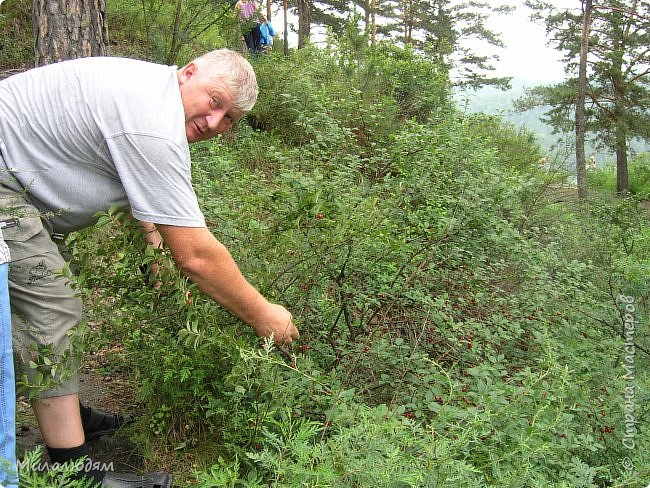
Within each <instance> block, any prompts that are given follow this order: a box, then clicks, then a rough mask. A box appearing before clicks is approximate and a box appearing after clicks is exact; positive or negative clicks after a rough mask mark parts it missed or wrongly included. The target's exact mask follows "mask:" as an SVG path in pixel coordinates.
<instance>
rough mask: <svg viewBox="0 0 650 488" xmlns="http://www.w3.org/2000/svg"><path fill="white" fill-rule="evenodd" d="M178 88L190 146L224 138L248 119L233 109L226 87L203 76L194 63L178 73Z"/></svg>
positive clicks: (231, 99)
mask: <svg viewBox="0 0 650 488" xmlns="http://www.w3.org/2000/svg"><path fill="white" fill-rule="evenodd" d="M178 85H179V87H180V90H181V99H182V100H183V110H184V111H185V134H186V135H187V142H197V141H204V140H206V139H210V138H212V137H214V136H216V135H217V134H221V133H222V132H224V131H226V130H228V129H229V128H230V127H231V126H232V125H233V124H235V123H236V122H237V121H239V119H241V118H242V117H243V115H244V114H243V113H242V112H241V111H239V110H237V109H236V108H235V107H234V106H233V97H232V94H231V93H230V90H228V88H227V87H226V85H225V84H224V83H222V82H220V81H219V80H216V81H215V80H210V79H209V78H208V77H206V76H202V75H201V74H200V73H199V70H198V68H197V66H196V65H195V64H194V63H190V64H188V65H187V66H185V67H184V68H182V69H180V70H179V71H178Z"/></svg>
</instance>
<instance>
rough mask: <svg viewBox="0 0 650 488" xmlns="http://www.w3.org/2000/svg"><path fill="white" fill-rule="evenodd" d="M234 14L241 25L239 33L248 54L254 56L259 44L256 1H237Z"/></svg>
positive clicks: (258, 21) (258, 20)
mask: <svg viewBox="0 0 650 488" xmlns="http://www.w3.org/2000/svg"><path fill="white" fill-rule="evenodd" d="M235 14H236V15H237V17H238V19H239V22H240V23H241V33H242V36H243V37H244V40H245V41H246V47H247V48H248V52H249V53H250V54H255V52H256V51H257V47H258V46H259V44H260V19H259V11H258V8H257V3H256V0H238V1H237V3H236V4H235Z"/></svg>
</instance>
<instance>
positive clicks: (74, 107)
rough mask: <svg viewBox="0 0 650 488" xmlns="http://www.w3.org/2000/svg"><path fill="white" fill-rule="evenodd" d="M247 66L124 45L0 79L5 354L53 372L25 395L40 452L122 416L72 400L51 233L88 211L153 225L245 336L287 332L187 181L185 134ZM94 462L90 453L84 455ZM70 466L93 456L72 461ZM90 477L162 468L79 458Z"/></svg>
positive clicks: (166, 482)
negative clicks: (175, 61)
mask: <svg viewBox="0 0 650 488" xmlns="http://www.w3.org/2000/svg"><path fill="white" fill-rule="evenodd" d="M257 92H258V88H257V81H256V79H255V73H254V72H253V69H252V67H251V66H250V64H249V63H248V61H246V60H245V59H244V58H243V57H242V56H241V55H239V54H238V53H235V52H233V51H229V50H226V49H220V50H216V51H212V52H209V53H207V54H205V55H203V56H201V57H199V58H197V59H195V60H194V61H192V62H190V63H189V64H187V65H186V66H184V67H182V68H180V69H178V68H177V67H175V66H163V65H158V64H153V63H148V62H144V61H138V60H133V59H126V58H106V57H101V58H99V57H98V58H82V59H76V60H72V61H64V62H61V63H57V64H51V65H48V66H44V67H40V68H36V69H32V70H29V71H26V72H24V73H21V74H17V75H14V76H11V77H9V78H7V79H5V80H3V81H0V138H1V139H0V148H1V155H2V158H0V221H4V222H9V223H10V224H11V225H6V226H5V228H4V229H3V234H4V238H5V241H6V242H7V244H8V246H9V249H10V251H11V258H12V261H11V264H10V267H9V292H10V297H11V308H12V316H11V321H12V324H11V325H12V329H13V336H14V348H15V352H16V354H17V363H16V366H17V367H18V368H20V369H21V370H22V372H23V373H25V374H27V375H28V379H29V383H30V385H37V384H38V379H39V378H37V377H36V376H35V375H36V373H37V372H36V370H34V369H32V368H30V367H29V366H28V364H29V362H30V361H34V362H36V363H37V364H40V363H39V359H38V358H42V357H43V356H44V355H47V356H48V357H49V358H50V361H51V360H53V359H54V361H55V362H54V363H53V364H55V365H56V366H57V369H56V374H55V375H54V378H55V379H56V380H57V384H56V385H53V386H51V387H49V388H48V389H45V390H43V391H41V390H38V389H37V390H35V392H34V393H35V397H36V398H35V399H34V400H33V402H32V407H33V410H34V413H35V414H36V418H37V420H38V424H39V426H40V429H41V433H42V435H43V439H44V441H45V444H46V446H47V448H48V452H49V455H50V458H51V460H52V461H53V462H58V463H64V462H67V461H74V460H76V459H80V458H82V457H84V456H88V448H87V446H86V444H85V439H86V438H89V437H93V436H97V435H99V434H101V433H104V432H107V431H110V430H111V429H114V428H116V427H117V426H119V425H120V424H121V423H123V422H124V420H125V419H124V418H123V417H120V416H117V415H112V414H106V413H103V412H101V411H98V410H95V409H90V408H89V407H84V406H80V403H79V395H78V391H79V378H78V376H77V374H76V371H78V363H79V351H76V350H75V347H74V341H73V342H72V343H71V341H70V340H69V334H68V333H69V332H70V331H72V330H73V329H75V328H76V326H77V325H78V324H79V322H80V319H81V306H82V304H81V299H80V298H79V297H78V296H77V294H76V293H75V291H74V290H73V289H72V288H71V287H70V283H69V282H68V281H67V280H65V279H63V278H61V277H59V276H58V275H57V271H58V270H61V269H62V268H63V267H64V264H65V262H64V259H63V257H62V255H61V252H62V248H63V247H64V246H63V244H64V239H65V235H67V234H68V233H70V232H74V231H76V230H79V229H83V228H86V227H89V226H92V225H93V224H94V223H95V221H96V218H95V217H94V215H95V213H96V212H98V211H106V210H108V209H109V208H110V207H112V206H115V205H117V206H119V207H124V208H129V209H130V211H131V215H132V216H133V218H134V219H136V220H138V221H140V222H142V223H143V226H144V227H145V228H146V229H147V230H148V231H149V233H148V234H147V235H148V239H149V241H150V242H152V243H154V242H156V241H158V242H159V241H160V239H161V238H162V240H163V242H164V243H165V245H166V246H167V247H168V248H169V251H170V252H171V255H172V257H173V258H174V260H175V262H176V263H177V265H178V266H179V268H180V269H181V271H182V272H183V273H184V274H185V275H186V276H188V278H189V279H190V280H192V281H193V282H194V283H196V284H197V285H198V286H199V288H200V289H201V290H202V291H203V293H205V294H206V295H208V296H209V297H210V298H212V299H213V300H215V301H216V302H218V303H219V304H221V305H222V306H223V307H225V308H226V309H228V310H229V311H230V312H232V313H233V314H234V315H236V316H237V317H239V318H240V319H241V320H243V321H244V322H246V323H248V324H249V325H251V326H252V328H253V329H254V330H255V332H256V334H257V335H258V336H259V337H270V336H271V335H273V338H274V340H275V342H276V343H277V344H280V345H281V344H290V343H291V342H292V340H294V339H296V338H297V337H298V330H297V329H296V327H295V326H294V325H293V322H292V317H291V314H290V313H289V312H288V311H287V310H286V309H285V308H284V307H282V306H281V305H277V304H273V303H270V302H269V301H267V300H266V299H265V298H264V297H263V296H262V295H261V294H260V293H259V292H258V291H257V290H256V289H255V288H254V287H253V286H252V285H251V284H249V283H248V282H247V281H246V279H245V278H244V277H243V275H242V274H241V272H240V270H239V268H238V266H237V264H236V263H235V261H234V260H233V258H232V257H231V255H230V253H229V252H228V250H227V249H226V247H225V246H224V245H223V244H221V243H220V242H219V241H218V240H217V239H216V238H215V237H214V236H213V235H212V233H211V232H210V231H209V230H208V228H207V227H206V224H205V220H204V218H203V215H202V213H201V211H200V209H199V204H198V201H197V198H196V195H195V193H194V190H193V188H192V182H191V175H190V152H189V146H188V144H189V143H193V142H197V141H202V140H207V139H210V138H212V137H214V136H216V135H217V134H220V133H222V132H224V131H225V130H227V129H229V128H230V127H232V125H233V124H235V123H236V122H237V121H238V120H240V119H241V118H242V117H243V115H244V114H245V113H246V112H247V111H248V110H250V109H251V108H252V107H253V105H254V104H255V101H256V99H257ZM98 464H99V463H95V464H94V466H97V465H98ZM84 466H93V463H92V462H86V463H85V465H84ZM81 475H85V476H86V477H88V478H92V479H94V480H95V481H96V482H98V483H101V484H100V486H103V487H122V488H136V487H143V486H147V487H152V488H164V487H168V486H170V484H171V477H170V476H169V475H168V474H167V473H163V472H157V473H149V474H146V475H144V476H136V475H132V474H118V473H112V472H108V473H105V472H101V471H98V470H95V469H89V470H87V471H84V472H83V473H80V476H81Z"/></svg>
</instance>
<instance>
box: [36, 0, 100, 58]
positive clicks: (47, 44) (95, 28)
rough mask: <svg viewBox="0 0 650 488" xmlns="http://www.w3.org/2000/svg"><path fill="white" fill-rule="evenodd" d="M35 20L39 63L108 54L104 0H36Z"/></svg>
mask: <svg viewBox="0 0 650 488" xmlns="http://www.w3.org/2000/svg"><path fill="white" fill-rule="evenodd" d="M32 22H33V27H34V38H35V40H36V42H35V46H34V50H35V57H36V59H35V65H36V66H43V65H46V64H50V63H56V62H59V61H63V60H65V59H74V58H83V57H86V56H104V55H106V54H107V50H108V30H107V27H106V6H105V4H104V0H60V1H56V0H33V9H32Z"/></svg>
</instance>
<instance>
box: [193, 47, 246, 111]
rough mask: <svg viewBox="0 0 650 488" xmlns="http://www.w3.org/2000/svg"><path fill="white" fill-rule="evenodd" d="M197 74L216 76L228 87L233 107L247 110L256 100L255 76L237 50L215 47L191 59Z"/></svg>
mask: <svg viewBox="0 0 650 488" xmlns="http://www.w3.org/2000/svg"><path fill="white" fill-rule="evenodd" d="M192 62H193V63H194V64H195V65H196V66H197V68H198V69H199V74H200V75H204V76H208V77H210V78H218V79H220V80H221V81H223V83H224V84H225V85H226V86H227V87H228V90H229V91H230V94H231V95H232V97H233V101H234V102H235V108H236V109H238V110H241V111H242V112H248V111H249V110H250V109H252V108H253V105H255V102H256V101H257V93H258V88H257V78H255V72H254V71H253V67H252V66H251V65H250V63H249V62H248V61H247V60H246V59H245V58H244V57H243V56H242V55H241V54H239V53H238V52H235V51H231V50H230V49H216V50H214V51H210V52H208V53H206V54H204V55H203V56H199V57H198V58H196V59H195V60H194V61H192Z"/></svg>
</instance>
